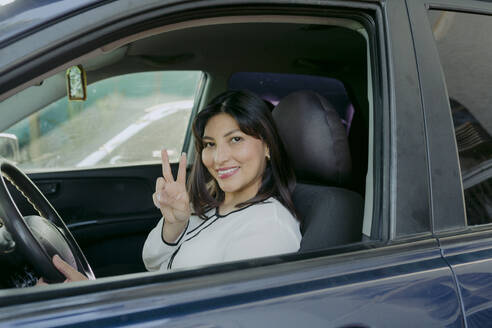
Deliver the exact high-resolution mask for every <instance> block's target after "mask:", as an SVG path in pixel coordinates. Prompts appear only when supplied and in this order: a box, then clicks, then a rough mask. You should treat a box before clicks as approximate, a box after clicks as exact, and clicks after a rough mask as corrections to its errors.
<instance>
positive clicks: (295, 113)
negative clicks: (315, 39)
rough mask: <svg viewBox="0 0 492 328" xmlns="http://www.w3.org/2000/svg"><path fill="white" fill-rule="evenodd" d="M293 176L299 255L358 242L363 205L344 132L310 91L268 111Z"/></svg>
mask: <svg viewBox="0 0 492 328" xmlns="http://www.w3.org/2000/svg"><path fill="white" fill-rule="evenodd" d="M272 114H273V118H274V120H275V123H276V125H277V128H278V132H279V134H280V137H281V139H282V141H283V143H284V146H285V149H286V151H287V154H288V156H289V160H290V161H291V163H292V165H293V167H294V171H295V173H296V177H297V180H298V183H297V186H296V188H295V190H294V193H293V201H294V205H295V206H296V209H297V211H298V213H299V216H300V219H301V221H302V233H303V238H302V241H301V249H300V251H301V252H305V251H309V250H315V249H322V248H327V247H332V246H337V245H343V244H348V243H353V242H357V241H361V239H362V218H363V208H364V201H363V199H362V197H361V196H360V195H359V194H357V193H355V192H353V191H350V190H348V189H343V187H345V186H348V185H349V184H350V183H351V181H350V179H351V175H350V173H351V167H352V165H351V156H350V150H349V146H348V140H347V135H346V130H345V127H344V126H343V124H342V122H341V120H340V117H339V115H338V114H337V111H336V110H335V108H334V107H333V105H332V104H331V103H330V102H329V101H328V100H326V99H325V98H323V97H322V96H320V95H319V94H317V93H315V92H312V91H298V92H295V93H292V94H290V95H288V96H287V97H285V98H284V99H282V100H281V101H280V102H279V104H278V105H277V106H276V107H275V109H274V110H273V112H272Z"/></svg>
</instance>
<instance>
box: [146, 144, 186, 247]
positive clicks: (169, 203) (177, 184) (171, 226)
mask: <svg viewBox="0 0 492 328" xmlns="http://www.w3.org/2000/svg"><path fill="white" fill-rule="evenodd" d="M161 157H162V177H160V178H158V179H157V181H156V184H155V193H154V194H153V195H152V199H153V200H154V205H155V206H156V207H158V208H159V209H160V210H161V213H162V216H163V217H164V220H165V222H166V225H164V230H163V232H162V233H163V237H165V240H168V241H169V240H171V241H173V240H175V239H177V237H178V236H179V235H180V234H181V232H182V231H183V230H184V227H185V226H186V223H187V222H188V219H189V218H190V213H191V210H190V198H189V197H188V192H187V191H186V154H185V153H183V154H182V155H181V158H180V159H179V168H178V177H177V179H176V181H175V180H174V178H173V174H172V172H171V166H170V165H169V158H168V156H167V151H166V150H165V149H163V150H162V151H161ZM166 226H167V227H166Z"/></svg>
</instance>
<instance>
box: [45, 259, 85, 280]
mask: <svg viewBox="0 0 492 328" xmlns="http://www.w3.org/2000/svg"><path fill="white" fill-rule="evenodd" d="M52 261H53V265H54V266H55V267H56V268H57V269H58V271H60V272H61V273H62V274H63V275H64V276H65V278H67V279H65V281H64V283H65V282H73V281H82V280H88V279H87V277H86V276H84V275H83V274H82V273H80V272H79V271H77V270H76V269H74V268H72V267H71V266H70V264H68V263H67V262H65V261H63V260H62V259H61V257H59V256H58V255H55V256H53V259H52ZM41 285H48V283H46V282H45V280H44V279H43V278H39V280H38V282H37V284H36V286H41Z"/></svg>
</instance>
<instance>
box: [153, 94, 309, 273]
mask: <svg viewBox="0 0 492 328" xmlns="http://www.w3.org/2000/svg"><path fill="white" fill-rule="evenodd" d="M193 134H194V137H195V162H194V165H193V169H192V172H191V177H190V181H189V182H190V183H189V188H188V190H187V188H186V186H185V180H186V176H185V175H186V156H185V155H184V154H183V155H182V156H181V159H180V162H179V170H178V175H177V179H176V180H174V178H173V176H172V173H171V168H170V166H169V161H168V157H167V153H166V152H165V151H163V152H162V168H163V172H162V173H163V176H162V177H160V178H158V179H157V182H156V191H155V193H154V195H153V198H154V204H155V205H156V206H157V207H158V208H160V210H161V212H162V216H163V218H162V219H161V220H160V221H159V223H158V224H157V226H156V227H155V228H154V229H153V230H152V231H151V232H150V234H149V236H148V237H147V240H146V242H145V245H144V248H143V260H144V263H145V266H146V268H147V269H148V270H150V271H154V270H168V269H173V268H184V267H190V266H198V265H208V264H213V263H221V262H226V261H234V260H242V259H247V258H254V257H261V256H268V255H274V254H281V253H288V252H295V251H297V250H298V249H299V244H300V240H301V234H300V230H299V223H298V221H297V219H296V214H295V209H294V205H293V203H292V200H291V190H292V188H293V186H294V174H293V171H292V169H291V167H290V166H289V164H288V163H289V162H288V160H286V158H287V157H286V155H285V151H284V149H283V146H282V142H281V140H280V137H279V136H278V134H277V131H276V128H275V125H274V123H273V119H272V116H271V112H270V109H269V107H268V106H267V104H266V103H265V102H264V101H263V100H262V99H261V98H259V97H258V96H256V95H254V94H252V93H249V92H244V91H228V92H225V93H224V94H222V95H220V96H218V97H217V98H215V99H214V100H213V101H212V102H211V103H210V105H208V106H207V107H206V108H205V109H203V110H202V111H201V112H200V113H199V114H198V116H197V117H196V119H195V121H194V124H193ZM190 204H191V206H190Z"/></svg>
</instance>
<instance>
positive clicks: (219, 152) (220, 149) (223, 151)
mask: <svg viewBox="0 0 492 328" xmlns="http://www.w3.org/2000/svg"><path fill="white" fill-rule="evenodd" d="M229 156H230V151H229V147H227V146H225V145H222V146H219V145H218V146H217V148H216V150H215V158H214V160H215V163H217V164H222V163H225V162H226V161H227V160H228V159H229Z"/></svg>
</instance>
